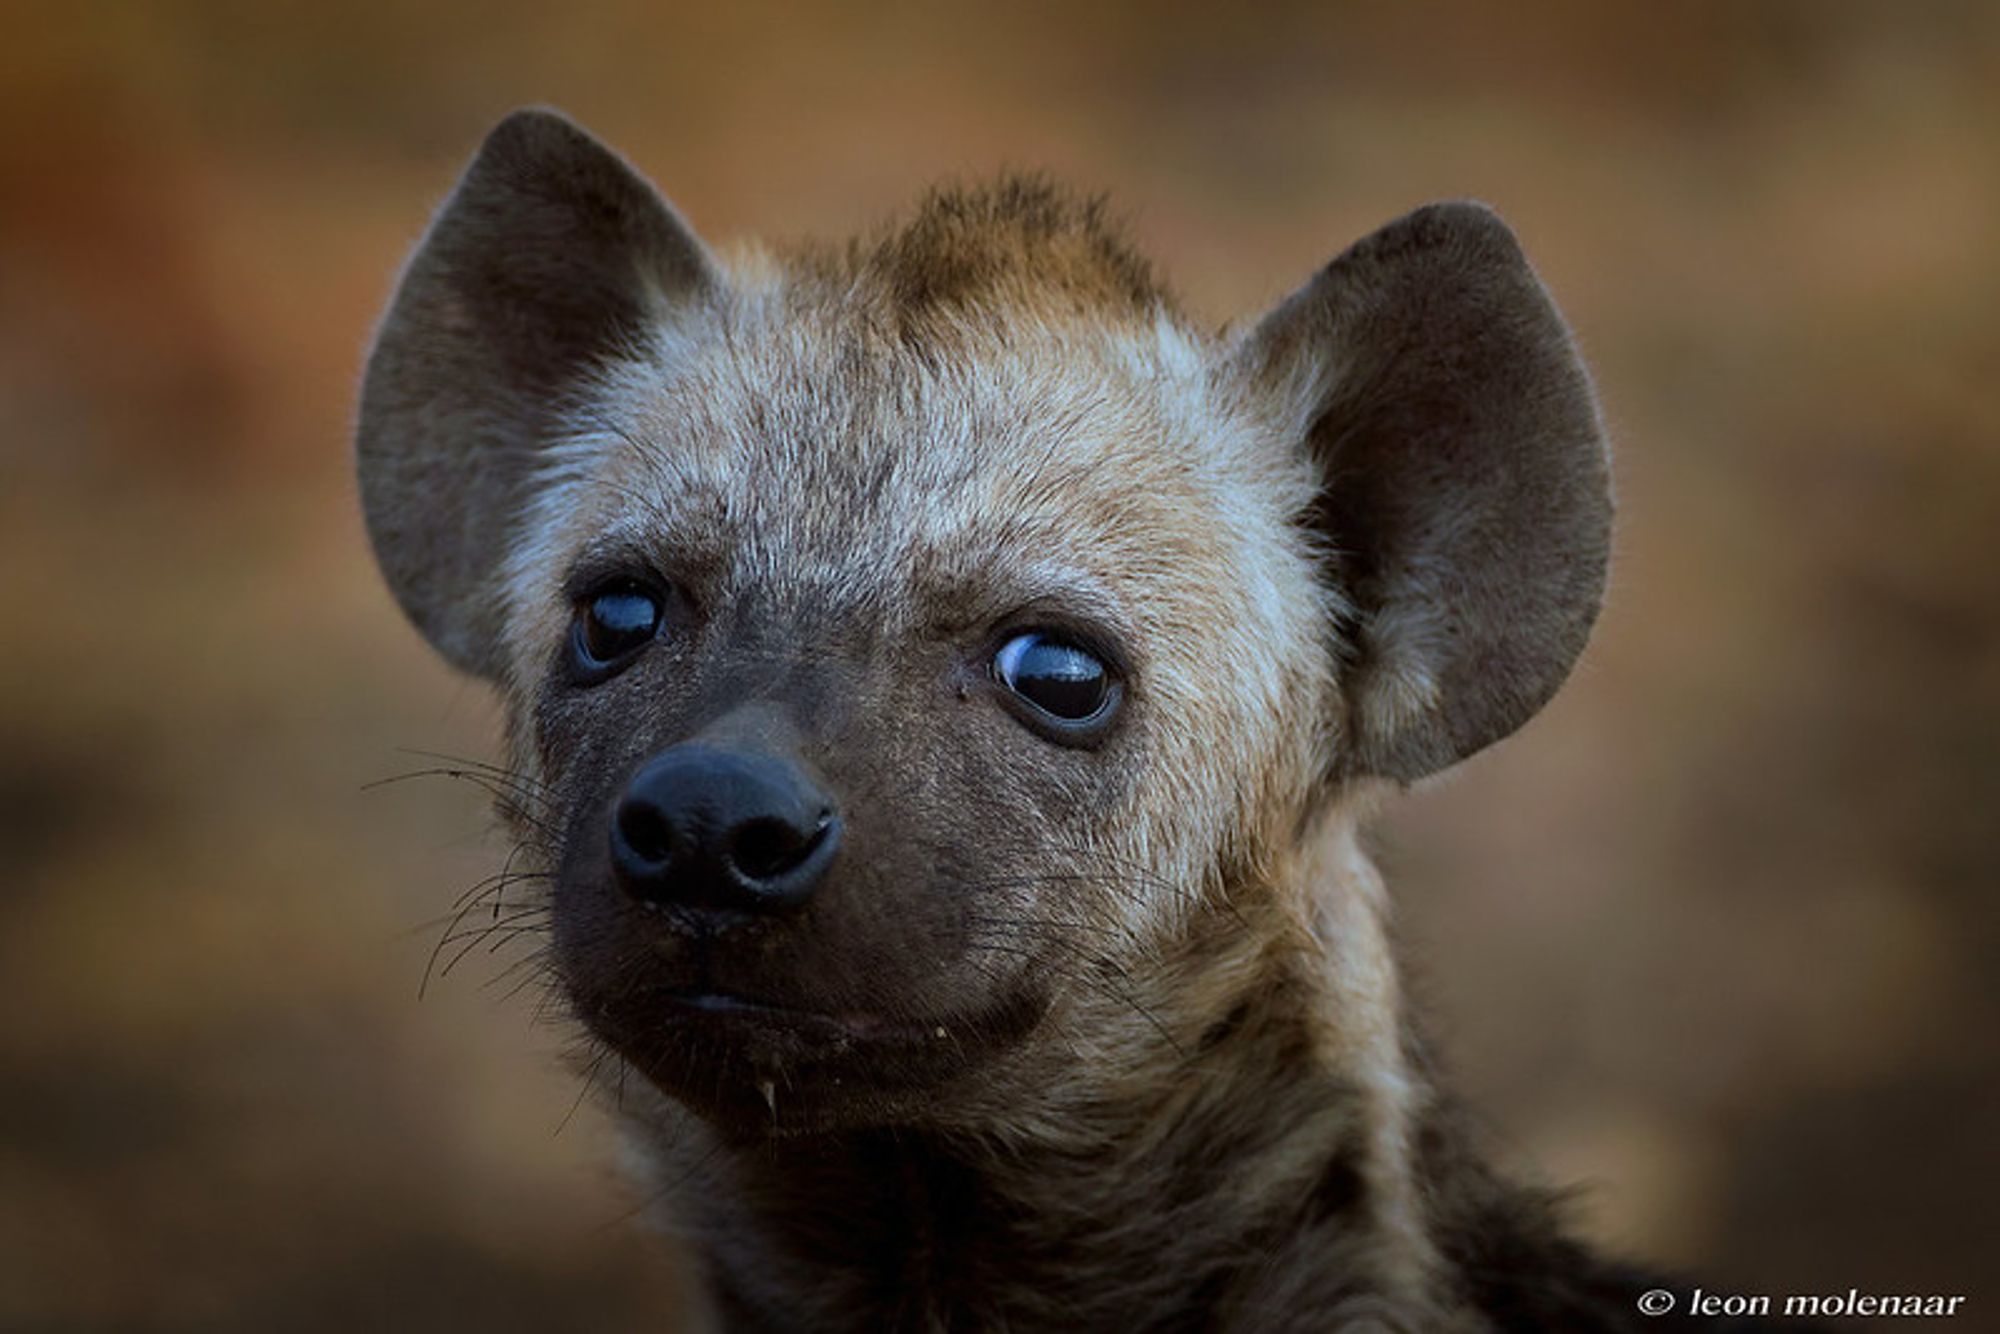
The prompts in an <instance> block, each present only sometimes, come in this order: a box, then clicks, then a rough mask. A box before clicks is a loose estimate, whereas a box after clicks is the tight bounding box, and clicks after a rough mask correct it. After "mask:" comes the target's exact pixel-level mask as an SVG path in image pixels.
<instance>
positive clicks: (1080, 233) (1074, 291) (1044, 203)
mask: <svg viewBox="0 0 2000 1334" xmlns="http://www.w3.org/2000/svg"><path fill="white" fill-rule="evenodd" d="M795 264H796V266H797V270H798V273H799V276H800V277H807V276H810V277H812V278H814V279H817V281H819V282H821V283H824V284H826V285H827V286H829V287H832V288H834V289H837V290H844V291H849V292H852V293H854V294H856V295H860V296H864V297H865V298H867V299H868V300H869V302H870V304H872V305H873V306H874V307H875V311H874V313H875V314H876V316H877V317H878V318H879V319H881V320H882V321H883V322H885V323H887V324H888V325H890V326H892V327H893V328H894V329H895V330H896V331H897V332H898V334H899V335H900V336H902V337H903V338H905V339H907V340H910V341H912V342H921V341H923V340H925V339H926V338H934V337H936V336H937V335H938V334H940V333H941V332H943V331H945V330H947V329H949V328H951V327H952V326H953V325H956V324H961V323H963V322H966V321H968V320H977V319H979V318H981V317H982V316H983V317H986V318H988V319H995V318H998V319H1004V318H1006V317H1007V316H1008V315H1009V314H1010V313H1018V312H1020V311H1022V310H1037V311H1041V312H1044V313H1048V314H1052V315H1060V314H1086V313H1087V314H1089V315H1092V316H1094V317H1095V318H1098V319H1121V318H1122V319H1131V320H1136V321H1145V320H1148V319H1150V318H1151V317H1152V316H1153V314H1154V312H1155V311H1157V310H1161V309H1165V308H1169V307H1170V306H1171V304H1172V302H1171V300H1170V298H1169V295H1168V293H1167V291H1166V289H1165V287H1164V286H1163V285H1162V284H1161V282H1160V281H1159V279H1158V277H1157V276H1156V275H1155V273H1154V271H1153V267H1152V265H1151V264H1149V263H1148V262H1147V261H1146V259H1145V258H1144V257H1143V256H1141V255H1139V254H1138V252H1136V251H1135V250H1133V249H1132V248H1131V246H1130V245H1128V244H1127V243H1126V241H1125V239H1124V238H1123V237H1122V236H1121V235H1120V234H1119V233H1118V231H1117V229H1116V227H1115V226H1114V225H1113V224H1112V222H1111V220H1110V218H1109V217H1108V214H1107V210H1106V207H1105V203H1104V200H1103V199H1102V198H1101V197H1089V198H1083V197H1079V196H1076V195H1073V194H1071V193H1069V192H1068V191H1065V190H1063V189H1061V188H1060V187H1058V186H1056V185H1055V184H1053V183H1051V182H1049V181H1047V180H1045V179H1042V178H1040V177H1033V176H1007V177H1003V178H1001V179H1000V180H999V181H996V182H993V183H991V184H986V185H980V186H970V187H967V186H960V187H951V188H944V189H938V190H934V191H932V192H931V193H930V194H929V195H928V196H926V197H925V199H924V200H923V202H922V203H921V204H920V205H919V206H918V208H917V210H916V212H915V214H914V215H912V216H911V217H910V218H908V219H907V220H906V221H904V222H902V223H901V224H899V225H895V226H891V227H889V228H886V229H884V230H882V231H880V232H878V233H876V234H875V235H873V236H871V237H864V238H860V239H857V240H854V241H851V242H849V243H848V244H846V245H844V246H839V247H830V248H810V247H809V248H806V249H804V250H802V251H801V252H800V253H799V254H798V255H797V256H795Z"/></svg>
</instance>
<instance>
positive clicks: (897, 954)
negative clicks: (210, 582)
mask: <svg viewBox="0 0 2000 1334" xmlns="http://www.w3.org/2000/svg"><path fill="white" fill-rule="evenodd" d="M360 449H361V470H362V484H363V490H364V498H365V501H366V505H367V510H368V517H369V522H370V528H371V532H372V534H373V536H374V539H375V542H376V545H377V550H378V553H379V554H380V556H381V559H382V562H383V565H384V568H385V570H386V572H387V573H388V576H389V579H390V582H391V584H392V586H393V587H394V588H395V590H396V592H397V594H398V596H399V598H400V599H401V600H402V602H403V605H404V606H405V607H406V609H408V610H409V612H410V613H411V615H412V616H413V617H414V619H415V620H416V621H417V623H418V624H419V625H420V626H421V627H422V628H423V629H424V630H425V631H426V633H427V634H428V635H429V636H430V637H431V638H432V640H433V642H435V643H436V644H437V645H438V646H439V648H440V649H441V650H442V651H443V652H444V653H445V655H446V656H447V657H448V658H450V659H451V660H452V661H453V662H455V663H457V664H458V665H460V666H462V667H465V668H467V669H469V670H472V671H474V672H477V673H480V674H483V675H486V676H489V677H491V678H493V679H495V680H496V681H498V682H499V683H501V685H502V686H503V688H504V690H505V692H506V696H507V699H508V701H509V705H510V717H511V733H512V738H513V745H514V761H515V765H514V767H515V769H516V770H517V771H518V772H519V774H520V775H521V776H522V778H521V782H522V784H523V790H524V792H525V795H523V796H522V797H521V798H519V799H518V800H517V801H515V802H512V803H509V806H510V808H511V815H512V818H513V819H514V821H515V823H516V827H517V830H518V832H520V833H521V834H522V836H523V837H524V839H526V840H527V841H528V842H529V843H530V844H531V845H532V847H533V848H534V849H535V850H536V852H537V854H538V855H539V856H540V857H541V858H542V859H543V860H544V861H545V863H546V869H547V870H548V871H549V872H551V873H552V889H551V891H550V892H551V895H552V899H551V910H552V917H553V924H554V934H555V946H556V949H555V958H556V961H557V966H558V968H559V970H560V973H561V977H562V980H563V983H564V985H565V987H566V989H567V991H568V993H569V994H570V996H571V998H572V1000H573V1001H574V1004H575V1009H576V1012H577V1014H578V1015H579V1016H580V1018H581V1019H582V1021H583V1022H584V1023H585V1024H586V1025H588V1026H589V1028H590V1029H591V1030H592V1031H593V1032H594V1033H595V1034H596V1035H597V1036H599V1037H600V1038H602V1039H603V1040H604V1041H606V1042H608V1043H609V1044H611V1046H613V1047H614V1048H615V1049H616V1050H617V1051H618V1052H619V1053H620V1054H621V1055H622V1056H623V1057H625V1058H626V1059H627V1060H628V1061H630V1062H631V1063H632V1064H633V1065H634V1066H635V1067H636V1068H637V1069H638V1070H640V1071H641V1072H643V1073H644V1074H645V1075H646V1076H647V1077H649V1078H650V1079H651V1081H652V1082H653V1083H655V1084H656V1085H658V1086H659V1088H660V1089H662V1090H663V1091H664V1092H666V1093H668V1094H669V1095H671V1096H672V1097H674V1098H676V1099H678V1100H680V1101H682V1102H685V1103H687V1104H689V1105H690V1106H692V1107H694V1108H695V1109H696V1110H697V1111H699V1112H701V1113H702V1114H703V1115H704V1116H706V1117H708V1118H710V1119H711V1120H713V1121H714V1122H716V1123H717V1124H719V1125H724V1126H740V1127H747V1128H750V1129H754V1130H760V1129H762V1128H765V1127H771V1126H775V1127H777V1128H778V1129H780V1130H807V1129H815V1128H824V1127H827V1126H831V1125H843V1124H845V1125H853V1124H864V1123H883V1122H894V1121H898V1120H905V1119H908V1118H910V1117H913V1116H917V1115H919V1114H921V1115H922V1116H925V1117H930V1118H950V1117H953V1116H960V1117H965V1118H972V1117H974V1116H975V1112H974V1110H973V1109H975V1108H990V1107H992V1106H994V1105H997V1104H1001V1103H1011V1104H1012V1105H1015V1106H1019V1105H1020V1102H1021V1100H1022V1099H1032V1097H1033V1096H1034V1090H1035V1087H1036V1085H1037V1083H1038V1082H1039V1081H1042V1080H1045V1079H1046V1078H1047V1072H1048V1071H1049V1070H1051V1069H1054V1068H1056V1067H1057V1066H1059V1065H1061V1064H1062V1063H1064V1062H1066V1061H1068V1062H1073V1061H1074V1053H1075V1052H1076V1051H1077V1050H1078V1046H1079V1044H1080V1043H1081V1044H1085V1045H1087V1046H1089V1047H1092V1048H1099V1047H1109V1046H1110V1045H1112V1044H1113V1043H1114V1042H1115V1040H1116V1037H1117V1035H1118V1034H1120V1033H1123V1032H1125V1031H1126V1028H1125V1027H1121V1026H1127V1025H1130V1024H1131V1023H1132V1022H1133V1016H1134V1014H1143V1015H1145V1016H1146V1017H1147V1021H1148V1022H1151V1023H1162V1022H1164V1023H1167V1024H1169V1025H1171V1024H1173V1023H1174V1018H1173V1016H1172V1014H1171V1013H1169V1014H1168V1015H1166V1016H1165V1017H1164V1019H1162V1017H1161V1016H1160V1015H1159V1014H1158V1010H1159V1009H1160V1007H1162V1006H1166V1007H1168V1008H1169V1009H1171V1007H1172V1005H1173V1003H1174V1002H1173V997H1172V993H1171V990H1168V991H1165V992H1163V991H1162V990H1161V985H1160V982H1159V975H1160V972H1161V968H1162V961H1163V960H1165V959H1167V958H1169V957H1170V956H1171V955H1172V945H1173V942H1175V941H1177V940H1182V939H1185V938H1188V937H1189V936H1190V935H1191V934H1194V933H1198V932H1199V931H1200V930H1202V929H1203V928H1202V925H1201V924H1202V923H1204V922H1207V921H1209V920H1210V919H1212V918H1214V917H1215V915H1216V910H1217V909H1218V908H1219V907H1221V906H1222V905H1227V906H1226V913H1227V916H1228V919H1229V920H1230V921H1231V922H1234V923H1236V924H1237V925H1236V926H1234V927H1233V928H1228V929H1230V930H1234V931H1236V932H1239V933H1241V934H1243V935H1246V936H1250V935H1255V934H1256V933H1258V932H1266V933H1268V932H1271V931H1276V930H1278V929H1279V928H1276V927H1271V926H1269V925H1268V924H1269V923H1273V922H1289V923H1308V924H1309V923H1310V922H1311V921H1312V920H1313V919H1314V918H1315V916H1316V914H1317V912H1318V908H1317V906H1316V905H1314V904H1313V903H1311V902H1310V901H1308V900H1307V898H1306V890H1305V887H1302V886H1300V885H1299V884H1297V883H1296V881H1297V879H1298V877H1297V876H1296V875H1288V873H1287V871H1286V867H1287V866H1288V865H1289V864H1290V863H1291V862H1293V861H1296V859H1297V856H1298V846H1299V844H1300V842H1301V840H1302V839H1303V838H1304V836H1305V835H1304V831H1305V830H1306V829H1307V828H1308V827H1309V826H1310V825H1311V823H1312V818H1313V816H1314V814H1315V811H1316V810H1317V809H1318V808H1319V807H1320V806H1321V805H1322V804H1324V803H1325V802H1326V801H1327V800H1328V798H1329V795H1330V794H1332V793H1333V792H1335V791H1337V790H1338V789H1339V788H1341V787H1342V786H1343V785H1346V784H1350V783H1352V782H1354V781H1357V780H1360V779H1365V778H1367V777H1370V776H1381V777H1388V778H1393V779H1408V778H1412V777H1415V776H1418V775H1421V774H1423V773H1426V772H1429V771H1430V770H1433V769H1435V768H1438V767H1440V766H1442V765H1443V764H1446V763H1449V762H1450V761H1452V760H1454V759H1456V758H1457V757H1459V756H1461V755H1463V754H1466V753H1468V752H1469V751H1471V750H1473V749H1476V748H1478V747H1479V746H1481V745H1483V744H1485V743H1486V742H1487V741H1490V740H1492V739H1494V738H1495V737H1498V736H1500V735H1503V734H1504V733H1506V732H1507V731H1510V730H1512V729H1513V728H1514V727H1515V726H1517V725H1518V724H1519V723H1520V722H1521V721H1522V720H1523V719H1524V718H1525V717H1526V716H1527V715H1528V714H1529V713H1531V712H1532V711H1533V710H1534V709H1535V708H1536V707H1537V706H1538V705H1539V704H1540V703H1541V702H1542V701H1543V699H1545V698H1546V697H1547V695H1548V694H1549V693H1550V692H1551V691H1552V690H1553V689H1554V688H1555V686H1556V684H1557V683H1558V682H1559V681H1560V679H1561V677H1562V675H1563V674H1564V672H1565V671H1566V670H1567V668H1568V665H1569V662H1570V661H1571V659H1572V658H1573V657H1574V655H1575V653H1576V651H1577V650H1578V648H1579V647H1580V646H1581V643H1582V640H1583V637H1584V634H1585V631H1586V630H1587V628H1588V625H1589V622H1590V619H1591V616H1592V614H1593V612H1594V609H1595V605H1596V597H1597V592H1598V587H1599V584H1600V581H1601V578H1602V565H1603V552H1604V541H1605V523H1606V519H1607V517H1608V505H1607V502H1606V499H1605V490H1604V472H1603V460H1602V449H1601V445H1600V444H1599V440H1598V433H1597V427H1596V420H1595V415H1594V411H1593V408H1592V406H1591V401H1590V396H1589V392H1588V388H1587V385H1586V383H1585V381H1584V380H1583V377H1582V372H1581V370H1580V369H1579V368H1578V367H1577V365H1576V362H1575V360H1574V357H1573V355H1572V354H1571V352H1570V350H1569V347H1568V343H1567V339H1566V336H1565V335H1564V333H1563V330H1562V327H1561V324H1560V322H1559V321H1558V319H1557V317H1556V316H1555V314H1554V312H1553V310H1552V309H1551V308H1550V307H1549V305H1548V303H1547V301H1546V298H1545V297H1544V296H1543V294H1542V292H1541V289H1540V287H1539V285H1538V284H1537V283H1536V282H1535V280H1534V278H1533V276H1532V275H1531V274H1530V273H1529V272H1528V270H1527V269H1526V267H1525V265H1524V264H1523V263H1522V261H1521V260H1520V257H1519V254H1518V251H1516V250H1515V248H1514V247H1513V244H1512V241H1511V238H1510V237H1509V236H1508V235H1507V234H1506V232H1505V229H1504V228H1502V227H1501V226H1500V225H1499V224H1498V223H1497V221H1495V220H1493V219H1492V217H1491V215H1489V214H1486V213H1485V212H1484V211H1483V210H1479V209H1476V208H1474V207H1471V206H1445V207H1442V208H1436V209H1432V210H1427V211H1425V212H1423V213H1419V214H1415V215H1412V216H1411V217H1410V218H1408V219H1405V220H1404V221H1403V222H1402V223H1399V224H1396V225H1394V226H1392V227H1391V228H1389V229H1387V230H1385V231H1384V232H1383V233H1381V234H1379V235H1378V236H1377V237H1376V238H1373V239H1371V241H1370V242H1367V243H1364V244H1363V245H1362V246H1360V247H1357V248H1356V249H1355V250H1354V251H1351V252H1349V254H1348V255H1346V256H1344V257H1343V258H1342V259H1341V260H1339V261H1337V262H1336V263H1335V264H1334V265H1332V266H1330V267H1329V268H1328V269H1327V270H1326V271H1324V272H1323V273H1322V274H1321V275H1320V276H1319V277H1318V278H1316V279H1315V280H1314V281H1313V282H1312V283H1311V284H1309V285H1308V286H1307V287H1306V288H1305V289H1304V290H1303V291H1301V292H1300V293H1299V294H1298V295H1296V296H1294V297H1293V298H1292V299H1291V300H1289V301H1288V302H1286V303H1284V304H1283V305H1282V306H1280V308H1279V309H1278V310H1277V311H1275V312H1273V313H1272V314H1271V315H1270V316H1269V317H1267V318H1266V319H1265V320H1264V321H1262V322H1261V323H1258V324H1256V325H1254V326H1249V327H1246V328H1244V329H1242V330H1239V331H1234V332H1228V333H1225V334H1222V335H1215V336H1212V335H1209V334H1205V333H1201V332H1197V331H1195V330H1193V329H1191V328H1190V327H1189V326H1188V325H1187V324H1186V323H1184V322H1183V320H1182V319H1181V318H1180V317H1179V316H1178V315H1177V314H1176V312H1175V311H1174V309H1173V307H1172V305H1171V304H1170V302H1169V301H1168V299H1167V298H1166V297H1165V295H1164V294H1163V293H1162V292H1161V291H1160V289H1158V288H1157V287H1156V286H1155V285H1154V283H1153V281H1152V279H1151V278H1150V276H1149V274H1148V272H1147V270H1146V268H1145V266H1144V265H1143V264H1142V263H1141V262H1140V261H1138V260H1136V259H1134V258H1132V257H1131V256H1130V255H1129V253H1128V252H1126V251H1125V250H1124V249H1123V248H1122V246H1121V245H1120V244H1119V243H1118V242H1117V241H1116V240H1115V239H1113V238H1112V237H1111V236H1110V235H1109V233H1108V232H1107V231H1106V229H1105V228H1104V226H1103V224H1102V223H1101V221H1100V220H1099V218H1098V217H1097V214H1096V212H1095V210H1094V209H1091V208H1087V207H1079V206H1077V205H1075V204H1072V203H1071V202H1069V201H1067V200H1066V199H1064V198H1063V197H1061V196H1059V195H1057V194H1055V193H1054V192H1052V191H1049V190H1047V189H1045V188H1042V187H1039V186H1035V185H1032V184H1020V183H1015V184H1008V185H1003V186H1001V187H999V188H996V189H994V190H991V191H988V192H984V193H973V194H945V195H940V196H937V197H935V198H933V199H932V200H931V201H929V202H928V203H927V204H926V205H925V207H924V208H923V210H922V211H921V213H920V214H919V215H918V217H917V218H916V219H915V220H914V221H913V222H911V223H909V224H907V225H906V226H904V227H902V228H901V229H899V230H895V231H892V232H889V233H886V234H885V235H883V236H882V237H880V238H877V239H876V240H874V241H872V242H869V243H865V244H857V245H854V246H851V247H848V248H846V249H843V250H837V251H805V252H801V253H797V254H792V255H787V256H771V255H765V254H762V253H753V254H748V255H745V256H741V257H739V258H738V259H736V260H735V261H733V262H731V263H729V264H727V265H725V264H723V263H721V262H719V261H717V260H716V259H715V258H713V257H712V256H711V255H710V254H709V252H708V251H707V250H706V249H705V248H704V247H703V246H702V245H701V243H700V242H699V241H698V240H696V239H695V237H694V236H693V235H692V234H691V233H690V232H689V231H688V230H687V229H686V228H685V226H684V225H683V224H682V223H681V221H680V220H679V219H678V217H677V216H676V215H675V214H674V213H673V212H672V211H671V209H670V208H669V207H668V206H667V205H666V204H665V203H664V202H663V201H662V200H661V199H660V198H659V197H658V196H657V195H656V194H655V193H654V192H653V191H652V190H651V188H650V187H648V186H647V185H645V184H644V183H643V182H642V181H641V180H639V179H638V178H637V177H636V176H635V175H634V174H633V173H632V172H631V171H630V169H629V168H627V167H626V166H625V165H624V164H623V163H622V162H620V161H619V160H618V159H616V158H615V157H613V156H612V155H611V154H610V153H609V152H608V151H606V150H605V149H603V148H602V147H600V146H599V145H597V144H596V143H595V142H594V141H592V140H590V139H588V138H587V137H586V136H584V135H583V134H582V133H581V132H580V131H578V130H576V129H575V128H573V127H572V126H570V125H569V124H568V123H567V122H564V121H562V120H560V119H558V118H556V117H553V116H550V115H548V114H546V113H522V114H520V115H517V116H515V117H513V118H510V119H509V120H508V121H507V122H505V123H504V124H503V125H502V126H501V127H500V128H499V129H497V130H496V131H495V132H494V134H493V136H492V137H491V138H490V139H489V140H488V142H487V144H486V146H485V147H484V148H483V149H482V150H481V153H480V155H479V157H478V158H477V160H476V161H475V162H474V164H473V166H472V167H471V169H470V170H469V171H468V173H467V175H466V177H465V179H464V180H463V181H462V182H461V184H460V186H459V188H458V190H457V192H456V193H455V194H454V196H453V197H452V199H451V200H450V202H449V203H448V204H447V205H446V207H445V209H444V210H443V212H442V213H441V214H440V215H439V217H438V218H437V220H436V221H435V223H434V224H433V226H432V228H431V231H430V233H429V234H428V236H427V237H426V239H425V241H424V243H423V245H422V247H421V248H420V249H419V251H418V253H417V255H416V256H415V258H414V259H413V260H412V262H411V264H410V266H409V268H408V270H407V271H406V273H405V275H404V277H403V280H402V284H401V287H400V289H399V291H398V294H397V297H396V301H395V304H394V306H393V307H392V309H391V311H390V313H389V316H388V317H387V319H386V321H385V323H384V325H383V328H382V331H381V335H380V339H379V341H378V344H377V347H376V349H375V353H374V356H373V359H372V361H371V364H370V368H369V373H368V379H367V384H366V388H365V392H364V400H363V406H362V416H361V428H360ZM1306 929H1307V930H1308V931H1310V926H1309V925H1308V926H1307V927H1306ZM1251 943H1252V944H1254V943H1255V942H1254V941H1253V942H1251ZM1227 952H1228V951H1227V949H1226V948H1225V949H1224V950H1223V953H1227ZM1210 953H1211V955H1213V954H1214V953H1215V951H1214V949H1213V948H1211V950H1210ZM1215 961H1216V960H1212V962H1215ZM1141 995H1143V996H1144V997H1145V999H1144V1000H1143V1001H1142V1000H1141ZM996 1087H1000V1088H1004V1089H1005V1090H1006V1095H1005V1097H997V1098H996V1096H995V1095H994V1090H995V1088H996Z"/></svg>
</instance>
